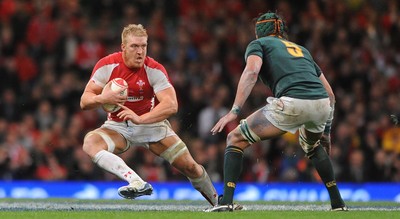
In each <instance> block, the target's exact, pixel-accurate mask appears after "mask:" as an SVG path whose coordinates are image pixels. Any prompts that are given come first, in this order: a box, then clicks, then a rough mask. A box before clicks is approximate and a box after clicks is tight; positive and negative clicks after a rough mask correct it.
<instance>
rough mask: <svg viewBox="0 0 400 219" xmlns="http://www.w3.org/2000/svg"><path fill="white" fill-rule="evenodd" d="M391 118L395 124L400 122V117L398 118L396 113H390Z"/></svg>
mask: <svg viewBox="0 0 400 219" xmlns="http://www.w3.org/2000/svg"><path fill="white" fill-rule="evenodd" d="M390 120H391V121H392V122H393V124H394V125H397V124H399V118H397V116H396V115H394V114H392V115H390Z"/></svg>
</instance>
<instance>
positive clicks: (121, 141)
mask: <svg viewBox="0 0 400 219" xmlns="http://www.w3.org/2000/svg"><path fill="white" fill-rule="evenodd" d="M126 147H127V145H126V140H125V138H124V137H123V136H122V135H121V134H119V133H118V132H116V131H114V130H111V129H107V128H97V129H95V130H93V131H91V132H89V133H88V134H86V136H85V139H84V141H83V150H84V151H85V152H86V153H87V154H88V155H89V156H90V157H94V156H95V155H96V154H97V153H98V152H99V151H101V150H106V151H110V148H114V149H113V150H112V151H111V152H112V153H114V154H119V153H121V152H124V151H125V150H126Z"/></svg>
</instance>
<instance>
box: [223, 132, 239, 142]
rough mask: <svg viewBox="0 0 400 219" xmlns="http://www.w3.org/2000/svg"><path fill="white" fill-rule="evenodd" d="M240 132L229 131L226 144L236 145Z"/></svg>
mask: <svg viewBox="0 0 400 219" xmlns="http://www.w3.org/2000/svg"><path fill="white" fill-rule="evenodd" d="M239 137H240V133H237V132H236V131H235V130H233V131H231V132H229V134H228V136H227V137H226V143H227V145H237V143H238V142H239V139H240V138H239Z"/></svg>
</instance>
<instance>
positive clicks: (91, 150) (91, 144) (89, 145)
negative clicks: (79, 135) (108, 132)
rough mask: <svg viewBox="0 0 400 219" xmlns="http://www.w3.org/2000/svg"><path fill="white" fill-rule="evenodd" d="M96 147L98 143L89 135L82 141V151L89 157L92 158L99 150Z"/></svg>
mask: <svg viewBox="0 0 400 219" xmlns="http://www.w3.org/2000/svg"><path fill="white" fill-rule="evenodd" d="M97 145H98V142H97V143H96V138H95V137H94V136H93V135H92V134H90V133H89V134H87V135H86V136H85V138H84V139H83V145H82V150H83V151H84V152H85V153H86V154H87V155H89V156H90V157H94V156H95V155H96V153H97V152H99V151H100V150H101V148H98V147H97Z"/></svg>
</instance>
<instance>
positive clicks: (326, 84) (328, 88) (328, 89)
mask: <svg viewBox="0 0 400 219" xmlns="http://www.w3.org/2000/svg"><path fill="white" fill-rule="evenodd" d="M319 79H320V80H321V82H322V85H324V87H325V90H326V92H328V96H329V100H330V101H331V107H334V106H335V102H336V100H335V94H334V93H333V90H332V87H331V85H330V84H329V82H328V80H326V78H325V75H324V74H323V73H321V75H320V76H319Z"/></svg>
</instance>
